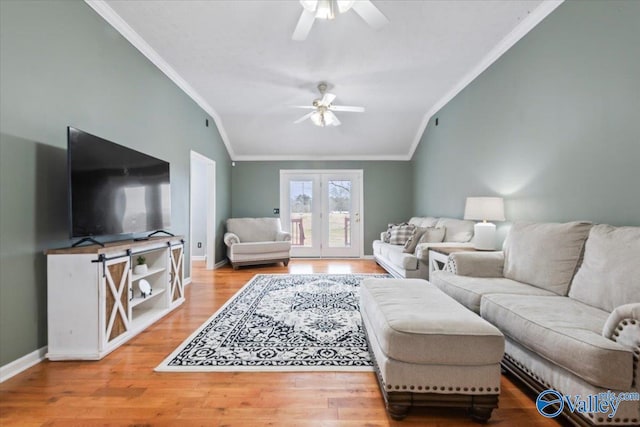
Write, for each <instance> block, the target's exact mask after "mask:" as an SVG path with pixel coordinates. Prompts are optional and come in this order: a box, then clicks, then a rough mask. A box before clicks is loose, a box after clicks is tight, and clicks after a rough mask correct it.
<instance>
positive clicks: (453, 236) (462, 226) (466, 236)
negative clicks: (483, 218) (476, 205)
mask: <svg viewBox="0 0 640 427" xmlns="http://www.w3.org/2000/svg"><path fill="white" fill-rule="evenodd" d="M474 226H475V222H473V221H465V220H463V219H455V218H440V219H439V220H438V222H437V224H436V227H437V228H444V229H445V232H444V242H460V243H464V242H468V241H470V240H471V238H472V237H473V227H474Z"/></svg>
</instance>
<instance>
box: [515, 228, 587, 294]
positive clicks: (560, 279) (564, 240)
mask: <svg viewBox="0 0 640 427" xmlns="http://www.w3.org/2000/svg"><path fill="white" fill-rule="evenodd" d="M590 228H591V224H590V223H586V222H569V223H565V224H557V223H540V224H537V223H525V222H521V223H515V224H513V227H511V230H510V231H509V234H508V235H507V238H506V240H505V243H504V258H505V259H504V277H506V278H508V279H513V280H517V281H519V282H525V283H528V284H530V285H533V286H537V287H539V288H543V289H547V290H549V291H551V292H554V293H556V294H558V295H567V291H568V290H569V284H570V283H571V278H572V277H573V274H574V273H575V271H576V268H577V266H578V262H579V260H580V257H581V255H582V249H583V247H584V242H585V240H586V239H587V235H588V234H589V229H590Z"/></svg>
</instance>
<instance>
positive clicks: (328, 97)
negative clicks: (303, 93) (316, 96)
mask: <svg viewBox="0 0 640 427" xmlns="http://www.w3.org/2000/svg"><path fill="white" fill-rule="evenodd" d="M334 99H336V96H335V95H334V94H332V93H325V94H324V96H323V97H322V99H321V100H320V104H322V105H329V104H331V103H332V102H333V100H334Z"/></svg>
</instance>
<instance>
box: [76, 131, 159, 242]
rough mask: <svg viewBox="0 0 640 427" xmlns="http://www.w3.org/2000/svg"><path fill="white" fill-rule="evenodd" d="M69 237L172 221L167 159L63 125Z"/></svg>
mask: <svg viewBox="0 0 640 427" xmlns="http://www.w3.org/2000/svg"><path fill="white" fill-rule="evenodd" d="M67 142H68V146H67V148H68V151H67V155H68V172H69V208H70V209H69V212H70V214H69V222H70V229H71V233H70V234H71V237H72V238H74V237H88V236H105V235H116V234H133V233H142V232H147V231H155V230H162V229H166V228H168V227H169V226H170V222H171V221H170V217H171V185H170V182H169V163H168V162H165V161H163V160H160V159H156V158H155V157H151V156H148V155H146V154H143V153H140V152H139V151H135V150H132V149H130V148H127V147H123V146H122V145H118V144H115V143H113V142H110V141H107V140H105V139H102V138H98V137H97V136H94V135H91V134H88V133H86V132H83V131H81V130H79V129H75V128H72V127H68V128H67Z"/></svg>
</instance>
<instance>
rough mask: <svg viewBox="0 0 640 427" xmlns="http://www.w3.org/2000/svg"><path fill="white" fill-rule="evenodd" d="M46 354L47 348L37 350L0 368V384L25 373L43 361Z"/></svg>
mask: <svg viewBox="0 0 640 427" xmlns="http://www.w3.org/2000/svg"><path fill="white" fill-rule="evenodd" d="M46 354H47V346H46V345H45V346H44V347H42V348H39V349H37V350H36V351H33V352H31V353H29V354H26V355H24V356H22V357H21V358H20V359H16V360H14V361H13V362H10V363H7V364H6V365H4V366H0V383H2V382H5V381H6V380H8V379H9V378H11V377H14V376H16V375H18V374H19V373H20V372H22V371H26V370H27V369H29V368H30V367H32V366H33V365H37V364H38V363H40V362H42V361H43V360H44V359H45V356H46Z"/></svg>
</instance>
